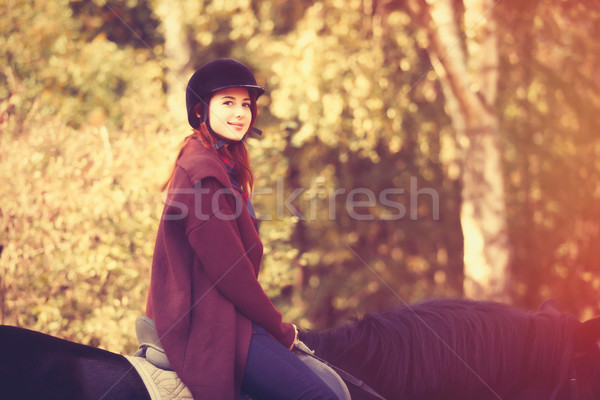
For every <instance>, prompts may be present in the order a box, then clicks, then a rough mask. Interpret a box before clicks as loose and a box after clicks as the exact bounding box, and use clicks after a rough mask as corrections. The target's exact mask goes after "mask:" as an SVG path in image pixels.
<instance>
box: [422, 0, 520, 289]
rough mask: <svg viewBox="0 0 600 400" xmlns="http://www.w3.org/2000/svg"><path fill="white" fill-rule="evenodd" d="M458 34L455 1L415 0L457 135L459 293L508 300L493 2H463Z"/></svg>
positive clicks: (507, 256)
mask: <svg viewBox="0 0 600 400" xmlns="http://www.w3.org/2000/svg"><path fill="white" fill-rule="evenodd" d="M463 3H464V30H465V34H464V35H463V34H461V29H459V22H458V21H457V19H458V18H457V15H458V13H457V9H456V8H455V6H456V2H455V1H452V0H420V1H419V3H418V5H419V10H418V12H419V15H420V16H421V17H422V23H423V26H424V28H425V29H426V30H427V31H428V33H429V40H430V44H429V50H430V51H429V53H430V57H431V62H432V65H433V66H434V68H435V71H436V72H437V73H438V75H439V77H440V80H441V83H442V87H443V91H444V96H445V99H446V111H447V113H448V114H449V116H450V118H451V120H452V125H453V127H454V130H455V132H456V143H457V148H458V149H459V154H458V160H457V161H458V164H459V165H460V166H461V178H462V206H461V213H460V215H461V225H462V229H463V236H464V294H465V296H467V297H470V298H477V299H495V300H501V301H508V300H509V295H508V291H507V286H508V282H509V270H508V266H509V260H510V247H509V242H508V236H507V229H506V209H505V203H504V183H503V177H502V165H501V151H500V144H499V130H498V116H497V115H496V114H495V111H494V105H495V101H496V95H497V83H498V68H499V65H498V46H497V36H496V35H497V32H496V31H497V29H496V24H495V22H494V20H493V18H491V12H492V11H493V6H494V2H493V1H492V0H464V2H463Z"/></svg>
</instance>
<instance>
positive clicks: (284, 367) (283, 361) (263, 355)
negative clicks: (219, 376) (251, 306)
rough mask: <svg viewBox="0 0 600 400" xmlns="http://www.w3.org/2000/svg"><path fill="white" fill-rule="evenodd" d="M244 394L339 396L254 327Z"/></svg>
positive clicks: (261, 396) (311, 398) (324, 398)
mask: <svg viewBox="0 0 600 400" xmlns="http://www.w3.org/2000/svg"><path fill="white" fill-rule="evenodd" d="M252 329H253V333H252V339H251V341H250V348H249V349H248V358H247V359H246V369H245V372H244V380H243V381H242V392H243V393H246V394H249V395H251V396H252V397H253V398H255V399H265V400H267V399H268V400H271V399H273V400H275V399H290V400H292V399H309V400H315V399H319V400H321V399H322V400H328V399H331V400H337V396H336V395H335V393H334V392H333V391H332V390H331V389H330V388H329V386H327V384H325V382H323V380H321V378H319V377H318V376H317V375H316V374H315V373H314V372H313V371H312V370H311V369H310V368H308V367H307V366H306V365H305V364H304V363H303V362H302V361H301V360H300V359H299V358H298V357H297V356H296V355H295V354H294V353H292V352H291V351H290V350H288V349H286V348H285V347H284V346H283V345H282V344H281V343H279V342H278V341H277V340H275V339H273V338H272V337H271V336H269V333H268V332H267V330H266V329H265V328H263V327H262V326H259V325H256V324H252Z"/></svg>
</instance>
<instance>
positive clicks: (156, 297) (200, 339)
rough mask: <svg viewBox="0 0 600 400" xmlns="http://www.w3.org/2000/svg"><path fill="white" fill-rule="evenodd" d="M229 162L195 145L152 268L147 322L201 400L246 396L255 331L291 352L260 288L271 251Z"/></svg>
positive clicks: (176, 180)
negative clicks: (233, 178)
mask: <svg viewBox="0 0 600 400" xmlns="http://www.w3.org/2000/svg"><path fill="white" fill-rule="evenodd" d="M234 190H235V189H232V186H231V183H230V180H229V175H228V174H227V170H226V169H225V164H224V163H223V161H222V160H221V159H220V158H219V157H218V156H217V155H215V154H214V153H212V152H211V151H209V150H208V149H206V148H205V147H204V146H203V145H202V144H201V143H199V142H197V141H195V140H191V141H190V142H189V143H188V145H187V146H186V148H185V149H184V152H183V154H182V156H181V157H180V159H179V161H178V162H177V166H176V169H175V174H174V177H173V181H172V183H171V187H170V189H169V195H168V197H167V201H166V204H165V208H164V211H163V215H162V218H161V221H160V225H159V228H158V236H157V239H156V246H155V249H154V258H153V261H152V278H151V283H150V292H149V295H148V304H147V310H146V314H147V315H148V317H150V318H152V319H153V320H154V321H155V323H156V328H157V331H158V335H159V337H160V340H161V343H162V345H163V347H164V349H165V352H166V355H167V358H168V359H169V361H170V362H171V365H172V366H173V368H174V369H175V371H176V372H177V374H178V375H179V377H180V378H181V379H182V380H183V382H184V383H185V384H186V385H187V386H188V387H189V388H190V390H191V392H192V394H193V396H194V399H196V400H198V399H234V398H236V397H237V396H238V392H239V390H240V386H241V383H242V379H243V376H244V367H245V365H246V357H247V355H248V347H249V344H250V337H251V334H252V323H251V321H254V322H255V323H257V324H259V325H262V326H263V327H264V328H265V329H267V330H268V331H269V332H270V333H271V335H273V337H275V338H276V339H277V340H278V341H279V342H281V343H282V344H283V345H284V346H286V347H290V346H291V344H292V342H293V340H294V327H293V326H292V325H291V324H289V323H284V322H282V316H281V313H280V312H279V311H277V310H276V309H275V307H274V306H273V304H272V303H271V301H270V300H269V298H268V297H267V295H266V294H265V292H264V291H263V289H262V287H261V286H260V284H259V282H258V281H257V277H258V272H259V269H260V262H261V258H262V252H263V246H262V243H261V241H260V238H259V236H258V233H257V232H256V229H255V228H254V225H253V222H252V219H251V217H250V214H249V212H248V209H247V207H246V205H245V203H244V202H243V201H242V200H241V199H242V197H241V196H235V195H233V193H234Z"/></svg>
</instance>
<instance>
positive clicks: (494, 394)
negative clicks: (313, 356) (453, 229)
mask: <svg viewBox="0 0 600 400" xmlns="http://www.w3.org/2000/svg"><path fill="white" fill-rule="evenodd" d="M599 338H600V318H596V319H593V320H590V321H587V322H586V323H583V324H582V323H580V322H579V321H577V320H576V319H575V317H573V316H572V315H570V314H566V313H559V312H558V311H557V310H556V308H555V307H554V304H553V302H546V303H545V304H543V305H542V307H540V310H539V311H538V312H524V311H521V310H519V309H516V308H513V307H510V306H508V305H506V304H503V303H497V302H485V301H472V300H465V299H435V300H430V301H426V302H422V303H419V304H415V305H412V306H406V307H403V308H395V309H391V310H388V311H385V312H382V313H378V314H367V315H366V316H365V317H364V318H362V319H360V320H359V319H355V320H354V321H353V322H351V323H347V324H345V325H342V326H340V327H338V328H334V329H330V330H327V331H325V332H302V333H301V334H300V339H301V340H302V341H303V342H304V343H306V344H307V345H308V347H310V348H312V349H314V350H315V351H316V353H317V354H318V355H319V356H320V357H322V358H324V359H326V360H327V361H328V362H330V363H331V364H333V365H336V366H337V367H339V368H341V369H343V370H345V371H347V372H349V373H350V374H351V375H354V376H357V377H360V378H361V379H362V380H363V381H364V382H366V383H367V384H368V385H369V386H371V387H373V388H375V389H376V390H377V392H378V393H379V394H381V395H383V397H385V398H386V399H407V400H408V399H410V400H459V399H460V400H464V399H477V400H487V399H489V400H500V399H511V400H525V399H544V400H546V399H549V400H594V399H600V350H599V348H598V344H597V341H598V339H599ZM353 389H354V390H353ZM350 393H351V395H352V399H371V398H372V397H370V396H369V395H366V394H365V393H364V392H362V391H357V390H356V389H355V388H353V387H350Z"/></svg>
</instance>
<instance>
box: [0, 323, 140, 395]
mask: <svg viewBox="0 0 600 400" xmlns="http://www.w3.org/2000/svg"><path fill="white" fill-rule="evenodd" d="M0 385H1V389H0V391H1V393H3V396H2V397H3V398H15V399H17V398H24V399H29V398H31V399H83V400H87V399H90V400H92V399H94V400H98V399H104V400H118V399H133V400H138V399H139V400H148V399H149V396H148V392H147V391H146V389H145V387H144V384H143V382H142V381H141V379H140V377H139V375H138V374H137V372H136V371H135V370H134V369H133V368H132V367H131V364H129V362H128V361H127V360H126V359H125V357H123V356H121V355H119V354H115V353H110V352H108V351H105V350H101V349H96V348H93V347H90V346H85V345H81V344H77V343H73V342H69V341H66V340H62V339H58V338H55V337H52V336H48V335H45V334H42V333H39V332H34V331H30V330H27V329H23V328H17V327H12V326H0Z"/></svg>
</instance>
